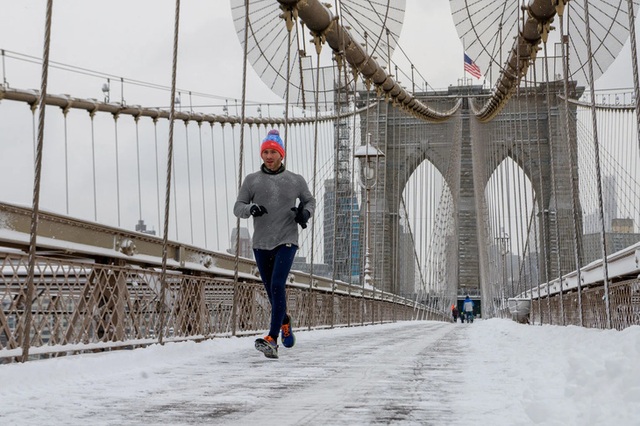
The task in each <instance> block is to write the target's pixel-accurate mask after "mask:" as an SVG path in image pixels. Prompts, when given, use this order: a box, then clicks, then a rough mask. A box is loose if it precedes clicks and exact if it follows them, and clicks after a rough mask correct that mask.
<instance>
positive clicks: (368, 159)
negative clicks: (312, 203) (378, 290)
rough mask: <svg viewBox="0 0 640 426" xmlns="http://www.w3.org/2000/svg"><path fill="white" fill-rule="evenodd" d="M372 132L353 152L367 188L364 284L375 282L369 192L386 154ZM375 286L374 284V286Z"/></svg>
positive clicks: (365, 188)
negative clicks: (372, 135)
mask: <svg viewBox="0 0 640 426" xmlns="http://www.w3.org/2000/svg"><path fill="white" fill-rule="evenodd" d="M370 138H371V133H368V134H367V143H366V145H360V146H359V147H358V148H356V150H355V152H354V153H353V157H354V158H356V159H357V160H359V161H360V171H361V178H359V179H358V183H359V184H360V186H361V187H362V188H363V189H364V190H365V215H364V243H365V256H364V260H365V263H364V284H367V285H370V286H371V284H372V282H373V271H372V270H371V251H370V247H369V245H370V244H369V215H370V197H369V192H370V191H371V189H372V188H373V187H374V186H375V185H376V183H377V182H378V173H377V168H378V161H379V159H380V158H383V157H384V156H385V155H384V153H383V152H382V151H380V150H379V149H378V148H376V147H374V146H373V145H371V143H370V142H369V139H370ZM372 287H373V286H372Z"/></svg>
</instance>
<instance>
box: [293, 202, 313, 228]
mask: <svg viewBox="0 0 640 426" xmlns="http://www.w3.org/2000/svg"><path fill="white" fill-rule="evenodd" d="M291 211H293V212H295V213H296V217H295V218H294V219H293V220H295V221H296V223H298V224H299V225H300V226H301V227H302V229H305V228H306V227H307V222H308V221H309V218H310V217H311V213H309V210H307V209H305V208H304V203H303V202H302V201H300V204H298V207H291Z"/></svg>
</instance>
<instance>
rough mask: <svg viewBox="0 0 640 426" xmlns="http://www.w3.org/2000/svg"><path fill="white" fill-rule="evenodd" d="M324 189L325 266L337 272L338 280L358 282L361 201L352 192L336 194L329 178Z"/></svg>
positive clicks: (332, 182)
mask: <svg viewBox="0 0 640 426" xmlns="http://www.w3.org/2000/svg"><path fill="white" fill-rule="evenodd" d="M324 187H325V192H324V198H323V201H324V218H323V219H324V228H323V231H324V260H325V263H326V264H327V265H328V268H329V270H330V271H331V272H333V271H335V275H336V279H338V280H341V281H345V282H353V281H358V280H359V276H360V269H361V265H360V262H361V260H360V259H361V257H360V211H359V208H358V200H357V198H356V196H355V193H354V192H353V191H352V190H351V191H345V192H337V191H336V188H335V180H334V179H327V180H326V181H325V184H324ZM347 187H348V188H349V189H351V188H352V187H351V185H347ZM334 244H335V248H334ZM334 249H335V251H334ZM334 253H335V256H334Z"/></svg>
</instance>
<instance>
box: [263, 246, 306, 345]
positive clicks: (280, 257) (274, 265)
mask: <svg viewBox="0 0 640 426" xmlns="http://www.w3.org/2000/svg"><path fill="white" fill-rule="evenodd" d="M297 250H298V247H296V246H295V245H293V244H283V245H281V246H278V247H276V248H274V249H273V250H260V249H253V254H254V255H255V258H256V264H257V265H258V270H259V271H260V277H261V278H262V282H263V283H264V289H265V290H266V291H267V297H268V298H269V302H271V327H270V329H269V336H271V337H273V339H274V340H275V341H276V342H277V341H278V335H279V334H280V327H281V326H282V321H283V320H284V316H285V314H286V313H287V294H286V291H285V286H286V283H287V277H288V276H289V271H290V270H291V265H293V258H294V257H295V255H296V251H297Z"/></svg>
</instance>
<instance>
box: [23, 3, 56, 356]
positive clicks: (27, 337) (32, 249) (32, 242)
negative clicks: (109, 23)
mask: <svg viewBox="0 0 640 426" xmlns="http://www.w3.org/2000/svg"><path fill="white" fill-rule="evenodd" d="M52 9H53V0H47V10H46V20H45V29H44V48H43V51H44V53H43V60H42V75H41V82H40V99H39V102H38V106H39V109H40V111H39V119H38V144H37V148H36V156H35V165H34V166H35V171H34V178H33V201H32V211H31V227H30V233H29V257H28V264H29V266H28V273H27V294H26V303H25V308H24V309H25V315H24V326H23V327H22V332H23V333H24V334H23V336H22V358H21V361H22V362H26V361H27V360H28V359H29V347H30V344H31V316H32V313H31V312H32V306H33V300H32V299H33V294H34V292H35V288H34V282H33V279H34V272H35V265H36V242H37V241H36V239H37V235H38V214H39V207H40V178H41V173H42V151H43V147H44V123H45V122H44V118H45V110H46V105H45V102H44V100H45V97H46V96H47V82H48V77H49V49H50V44H51V19H52Z"/></svg>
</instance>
